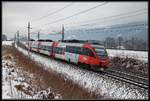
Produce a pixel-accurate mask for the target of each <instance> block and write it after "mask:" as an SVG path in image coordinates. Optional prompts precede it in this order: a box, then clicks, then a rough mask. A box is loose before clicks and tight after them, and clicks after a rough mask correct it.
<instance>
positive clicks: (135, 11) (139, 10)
mask: <svg viewBox="0 0 150 101" xmlns="http://www.w3.org/2000/svg"><path fill="white" fill-rule="evenodd" d="M144 10H146V9H145V8H142V9H138V10H134V11H130V12H126V13H121V14H117V15H113V16H108V17H103V18H97V19H93V20H88V21H82V22H79V23H84V22H89V21H100V20H105V19H109V18H113V17H119V16H123V15H128V14H133V13H138V12H141V11H144ZM74 24H78V23H74ZM74 24H71V25H74ZM65 25H70V24H65Z"/></svg>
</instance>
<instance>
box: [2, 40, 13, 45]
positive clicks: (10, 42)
mask: <svg viewBox="0 0 150 101" xmlns="http://www.w3.org/2000/svg"><path fill="white" fill-rule="evenodd" d="M12 43H13V41H2V45H11V44H12Z"/></svg>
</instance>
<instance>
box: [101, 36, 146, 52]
mask: <svg viewBox="0 0 150 101" xmlns="http://www.w3.org/2000/svg"><path fill="white" fill-rule="evenodd" d="M103 44H104V46H105V47H106V48H111V49H128V50H139V51H145V50H148V41H145V40H143V39H139V38H136V37H131V38H130V39H127V40H125V39H124V38H122V37H118V38H117V39H115V38H112V37H107V38H106V39H105V40H104V41H103Z"/></svg>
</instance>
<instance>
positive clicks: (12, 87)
mask: <svg viewBox="0 0 150 101" xmlns="http://www.w3.org/2000/svg"><path fill="white" fill-rule="evenodd" d="M9 57H10V56H9ZM2 67H3V68H2V99H44V98H45V99H61V96H60V95H59V94H55V93H54V92H52V91H51V88H48V89H46V90H40V91H37V90H36V89H35V87H33V86H32V85H31V84H30V83H28V82H27V81H30V80H32V79H33V74H31V73H30V74H29V73H28V72H26V71H22V70H21V69H19V68H21V67H17V68H16V63H15V61H14V59H13V58H11V59H6V57H5V56H4V57H3V60H2ZM25 75H27V76H28V77H27V76H25ZM26 80H27V81H26ZM50 94H51V96H50ZM43 96H44V98H43ZM50 97H51V98H50Z"/></svg>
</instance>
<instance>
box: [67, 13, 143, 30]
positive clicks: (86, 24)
mask: <svg viewBox="0 0 150 101" xmlns="http://www.w3.org/2000/svg"><path fill="white" fill-rule="evenodd" d="M145 13H146V12H140V13H138V14H134V15H128V16H121V17H119V18H113V19H108V20H101V21H98V22H95V23H85V24H80V25H79V24H78V25H76V26H69V25H68V26H66V27H77V26H80V27H81V26H89V25H93V24H94V25H96V24H97V25H100V24H99V23H100V22H103V23H104V22H108V21H109V20H120V19H121V18H129V17H133V16H138V15H142V14H145Z"/></svg>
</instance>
